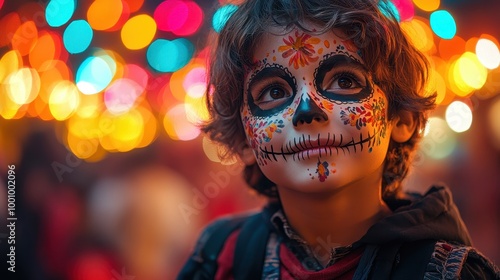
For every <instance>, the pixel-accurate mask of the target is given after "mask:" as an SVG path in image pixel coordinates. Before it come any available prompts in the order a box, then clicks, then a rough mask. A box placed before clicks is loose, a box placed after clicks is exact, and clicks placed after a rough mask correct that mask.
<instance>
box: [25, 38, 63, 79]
mask: <svg viewBox="0 0 500 280" xmlns="http://www.w3.org/2000/svg"><path fill="white" fill-rule="evenodd" d="M39 35H40V36H39V37H38V40H37V42H36V44H35V46H34V47H33V49H32V50H31V52H30V54H29V62H30V65H31V67H33V68H35V69H36V70H38V71H43V70H45V67H46V66H47V65H46V62H48V61H53V60H55V59H58V58H59V57H58V56H59V54H60V51H59V54H58V53H57V42H56V41H55V38H54V37H53V35H52V34H51V33H49V32H47V31H45V30H44V31H41V32H40V34H39Z"/></svg>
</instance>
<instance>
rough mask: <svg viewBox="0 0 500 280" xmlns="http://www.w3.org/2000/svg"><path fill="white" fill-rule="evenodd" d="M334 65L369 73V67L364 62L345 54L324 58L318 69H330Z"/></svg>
mask: <svg viewBox="0 0 500 280" xmlns="http://www.w3.org/2000/svg"><path fill="white" fill-rule="evenodd" d="M334 67H346V68H350V69H353V70H359V71H362V72H364V73H368V69H366V67H365V65H364V64H362V63H361V62H360V61H358V60H357V59H354V58H351V57H349V56H347V55H344V54H335V55H332V56H330V57H328V58H326V59H324V60H323V61H322V62H321V63H320V65H319V67H318V71H330V70H331V69H332V68H334Z"/></svg>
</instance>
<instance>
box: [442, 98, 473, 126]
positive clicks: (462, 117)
mask: <svg viewBox="0 0 500 280" xmlns="http://www.w3.org/2000/svg"><path fill="white" fill-rule="evenodd" d="M445 118H446V122H447V123H448V126H449V127H450V128H451V130H453V131H455V132H458V133H461V132H464V131H467V130H469V128H470V127H471V125H472V110H471V109H470V107H469V106H467V104H465V103H464V102H462V101H453V102H452V103H451V104H450V105H448V107H447V108H446V114H445Z"/></svg>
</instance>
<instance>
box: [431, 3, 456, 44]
mask: <svg viewBox="0 0 500 280" xmlns="http://www.w3.org/2000/svg"><path fill="white" fill-rule="evenodd" d="M430 24H431V29H432V31H433V32H434V33H435V34H436V35H437V36H439V37H440V38H443V39H447V40H449V39H453V37H455V34H457V24H456V23H455V19H454V18H453V16H452V15H451V14H450V13H449V12H448V11H445V10H439V11H435V12H433V13H432V14H431V17H430Z"/></svg>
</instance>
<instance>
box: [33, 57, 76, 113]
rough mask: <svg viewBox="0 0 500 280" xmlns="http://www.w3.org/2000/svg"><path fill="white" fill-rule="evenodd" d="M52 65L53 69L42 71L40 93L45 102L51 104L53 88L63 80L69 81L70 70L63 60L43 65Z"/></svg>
mask: <svg viewBox="0 0 500 280" xmlns="http://www.w3.org/2000/svg"><path fill="white" fill-rule="evenodd" d="M49 63H50V64H51V67H48V68H46V69H45V70H43V71H40V72H39V73H40V93H39V97H40V98H41V99H42V100H43V101H45V102H46V103H48V102H49V96H50V93H51V91H52V88H53V87H54V86H55V85H56V84H57V83H58V82H60V81H62V80H69V78H70V77H69V76H70V74H69V73H70V70H69V68H68V65H66V63H64V62H63V61H61V60H51V61H50V62H49V61H47V62H46V63H44V64H43V65H47V64H49Z"/></svg>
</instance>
